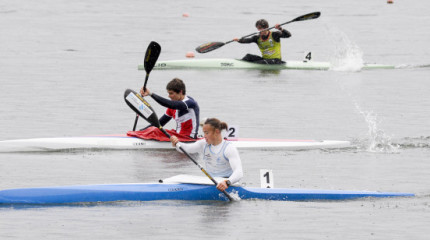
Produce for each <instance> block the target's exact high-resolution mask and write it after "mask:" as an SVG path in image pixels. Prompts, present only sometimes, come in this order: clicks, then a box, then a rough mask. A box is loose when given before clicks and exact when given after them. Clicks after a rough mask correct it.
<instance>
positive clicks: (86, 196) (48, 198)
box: [0, 183, 414, 204]
mask: <svg viewBox="0 0 430 240" xmlns="http://www.w3.org/2000/svg"><path fill="white" fill-rule="evenodd" d="M228 192H229V193H230V194H232V195H233V197H234V196H237V197H239V198H240V199H242V200H245V199H261V200H277V201H321V200H350V199H357V198H367V197H373V198H384V197H411V196H414V194H411V193H390V192H370V191H342V190H307V189H285V188H273V189H271V188H249V187H239V186H232V187H230V188H229V189H228ZM156 200H189V201H227V198H226V197H225V196H224V194H223V193H221V192H220V191H218V190H217V189H216V187H215V186H214V185H203V184H190V183H179V184H172V183H168V184H164V183H136V184H104V185H82V186H62V187H41V188H20V189H8V190H2V191H0V204H67V203H93V202H112V201H156Z"/></svg>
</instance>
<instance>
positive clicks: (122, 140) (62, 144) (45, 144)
mask: <svg viewBox="0 0 430 240" xmlns="http://www.w3.org/2000/svg"><path fill="white" fill-rule="evenodd" d="M228 140H229V141H231V142H232V143H233V144H234V146H236V147H237V148H238V149H285V150H304V149H329V148H346V147H350V145H351V143H350V142H349V141H340V140H294V139H257V138H235V139H228ZM128 149H130V150H132V149H174V148H173V147H172V145H171V143H170V142H162V141H157V140H145V139H141V138H137V137H130V136H127V135H126V134H117V135H102V136H84V137H58V138H32V139H17V140H4V141H0V152H48V151H68V150H128Z"/></svg>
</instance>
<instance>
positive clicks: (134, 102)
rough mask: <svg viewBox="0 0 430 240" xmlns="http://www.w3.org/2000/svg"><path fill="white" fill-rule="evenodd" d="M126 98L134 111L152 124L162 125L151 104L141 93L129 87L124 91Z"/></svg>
mask: <svg viewBox="0 0 430 240" xmlns="http://www.w3.org/2000/svg"><path fill="white" fill-rule="evenodd" d="M124 100H125V102H126V103H127V105H128V106H129V107H130V108H131V109H132V110H133V111H135V112H136V113H137V114H138V115H139V116H141V117H142V118H144V119H145V120H146V121H148V122H149V123H150V124H151V125H152V126H155V127H158V128H160V127H161V125H160V121H158V117H157V114H156V113H155V111H154V109H152V107H151V105H150V104H149V103H148V102H147V101H146V100H145V99H144V98H143V97H142V96H140V94H138V93H136V92H135V91H133V90H131V89H127V90H125V92H124Z"/></svg>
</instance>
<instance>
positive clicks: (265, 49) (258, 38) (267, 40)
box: [233, 19, 291, 64]
mask: <svg viewBox="0 0 430 240" xmlns="http://www.w3.org/2000/svg"><path fill="white" fill-rule="evenodd" d="M255 26H256V27H257V30H258V31H259V32H260V34H259V35H254V36H251V37H249V38H241V39H239V38H234V39H233V40H234V41H237V42H239V43H256V44H257V46H258V48H259V49H260V51H261V55H262V57H260V56H257V55H254V54H247V55H246V56H245V57H243V58H242V60H244V61H248V62H255V63H262V64H282V63H285V62H284V61H282V56H281V38H289V37H291V33H290V32H289V31H287V30H285V29H282V27H281V26H280V25H279V24H276V25H275V28H276V29H278V30H279V31H273V32H272V31H270V30H266V29H267V28H269V23H268V22H267V21H266V20H264V19H260V20H258V21H257V22H256V23H255Z"/></svg>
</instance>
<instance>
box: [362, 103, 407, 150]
mask: <svg viewBox="0 0 430 240" xmlns="http://www.w3.org/2000/svg"><path fill="white" fill-rule="evenodd" d="M356 108H357V110H358V111H359V112H360V114H361V115H362V116H363V117H364V120H365V121H366V123H367V127H368V132H367V135H368V138H367V139H365V140H362V141H360V143H361V145H362V147H363V148H365V149H366V150H367V151H369V152H382V153H397V152H399V148H400V146H398V145H396V144H393V143H392V141H391V138H390V137H388V136H387V135H386V134H385V132H384V131H383V130H382V129H380V128H379V127H378V125H379V124H380V121H379V120H378V118H377V115H376V114H375V113H373V112H371V111H370V112H369V111H362V110H361V109H360V108H359V106H358V105H356Z"/></svg>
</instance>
